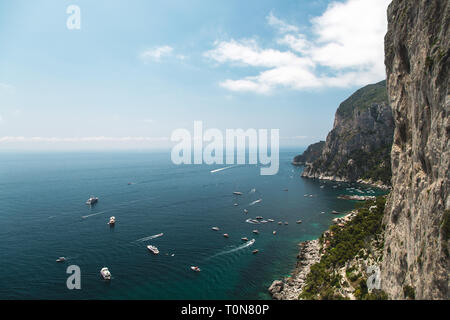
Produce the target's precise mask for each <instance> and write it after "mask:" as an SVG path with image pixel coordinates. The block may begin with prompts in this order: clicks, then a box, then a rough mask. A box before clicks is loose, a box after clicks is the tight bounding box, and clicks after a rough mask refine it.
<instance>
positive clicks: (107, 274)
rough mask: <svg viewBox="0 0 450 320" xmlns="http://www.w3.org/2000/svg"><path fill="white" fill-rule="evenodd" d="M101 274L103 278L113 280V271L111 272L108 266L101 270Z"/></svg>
mask: <svg viewBox="0 0 450 320" xmlns="http://www.w3.org/2000/svg"><path fill="white" fill-rule="evenodd" d="M100 274H101V276H102V277H103V279H105V280H111V272H109V270H108V268H107V267H104V268H102V270H100Z"/></svg>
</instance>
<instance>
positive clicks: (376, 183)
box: [301, 171, 392, 190]
mask: <svg viewBox="0 0 450 320" xmlns="http://www.w3.org/2000/svg"><path fill="white" fill-rule="evenodd" d="M301 177H302V178H305V179H317V180H323V181H333V182H345V183H352V182H356V183H358V184H362V185H366V186H370V187H374V188H378V189H383V190H391V189H392V187H391V186H389V185H387V184H384V183H383V182H381V181H372V180H371V179H366V180H364V179H358V180H357V181H351V180H349V179H347V178H342V177H338V176H326V175H310V174H309V173H307V172H305V171H303V172H302V174H301Z"/></svg>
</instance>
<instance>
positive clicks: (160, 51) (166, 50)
mask: <svg viewBox="0 0 450 320" xmlns="http://www.w3.org/2000/svg"><path fill="white" fill-rule="evenodd" d="M168 57H172V58H175V59H177V60H181V61H183V60H186V59H187V56H185V55H183V54H175V50H174V49H173V48H172V47H171V46H168V45H164V46H159V47H154V48H151V49H147V50H145V51H144V52H142V53H141V54H140V58H141V59H142V60H143V61H144V62H145V63H148V62H151V61H152V62H161V60H162V59H163V58H168Z"/></svg>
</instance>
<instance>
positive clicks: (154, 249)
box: [147, 245, 159, 255]
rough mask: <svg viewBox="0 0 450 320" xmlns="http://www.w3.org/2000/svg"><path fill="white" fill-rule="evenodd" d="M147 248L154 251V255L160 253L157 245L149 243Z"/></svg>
mask: <svg viewBox="0 0 450 320" xmlns="http://www.w3.org/2000/svg"><path fill="white" fill-rule="evenodd" d="M147 249H148V250H149V251H150V252H151V253H153V254H154V255H157V254H159V250H158V248H157V247H155V246H152V245H148V246H147Z"/></svg>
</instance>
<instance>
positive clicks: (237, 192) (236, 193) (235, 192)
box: [233, 191, 242, 196]
mask: <svg viewBox="0 0 450 320" xmlns="http://www.w3.org/2000/svg"><path fill="white" fill-rule="evenodd" d="M233 194H234V195H237V196H242V192H239V191H234V192H233Z"/></svg>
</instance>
